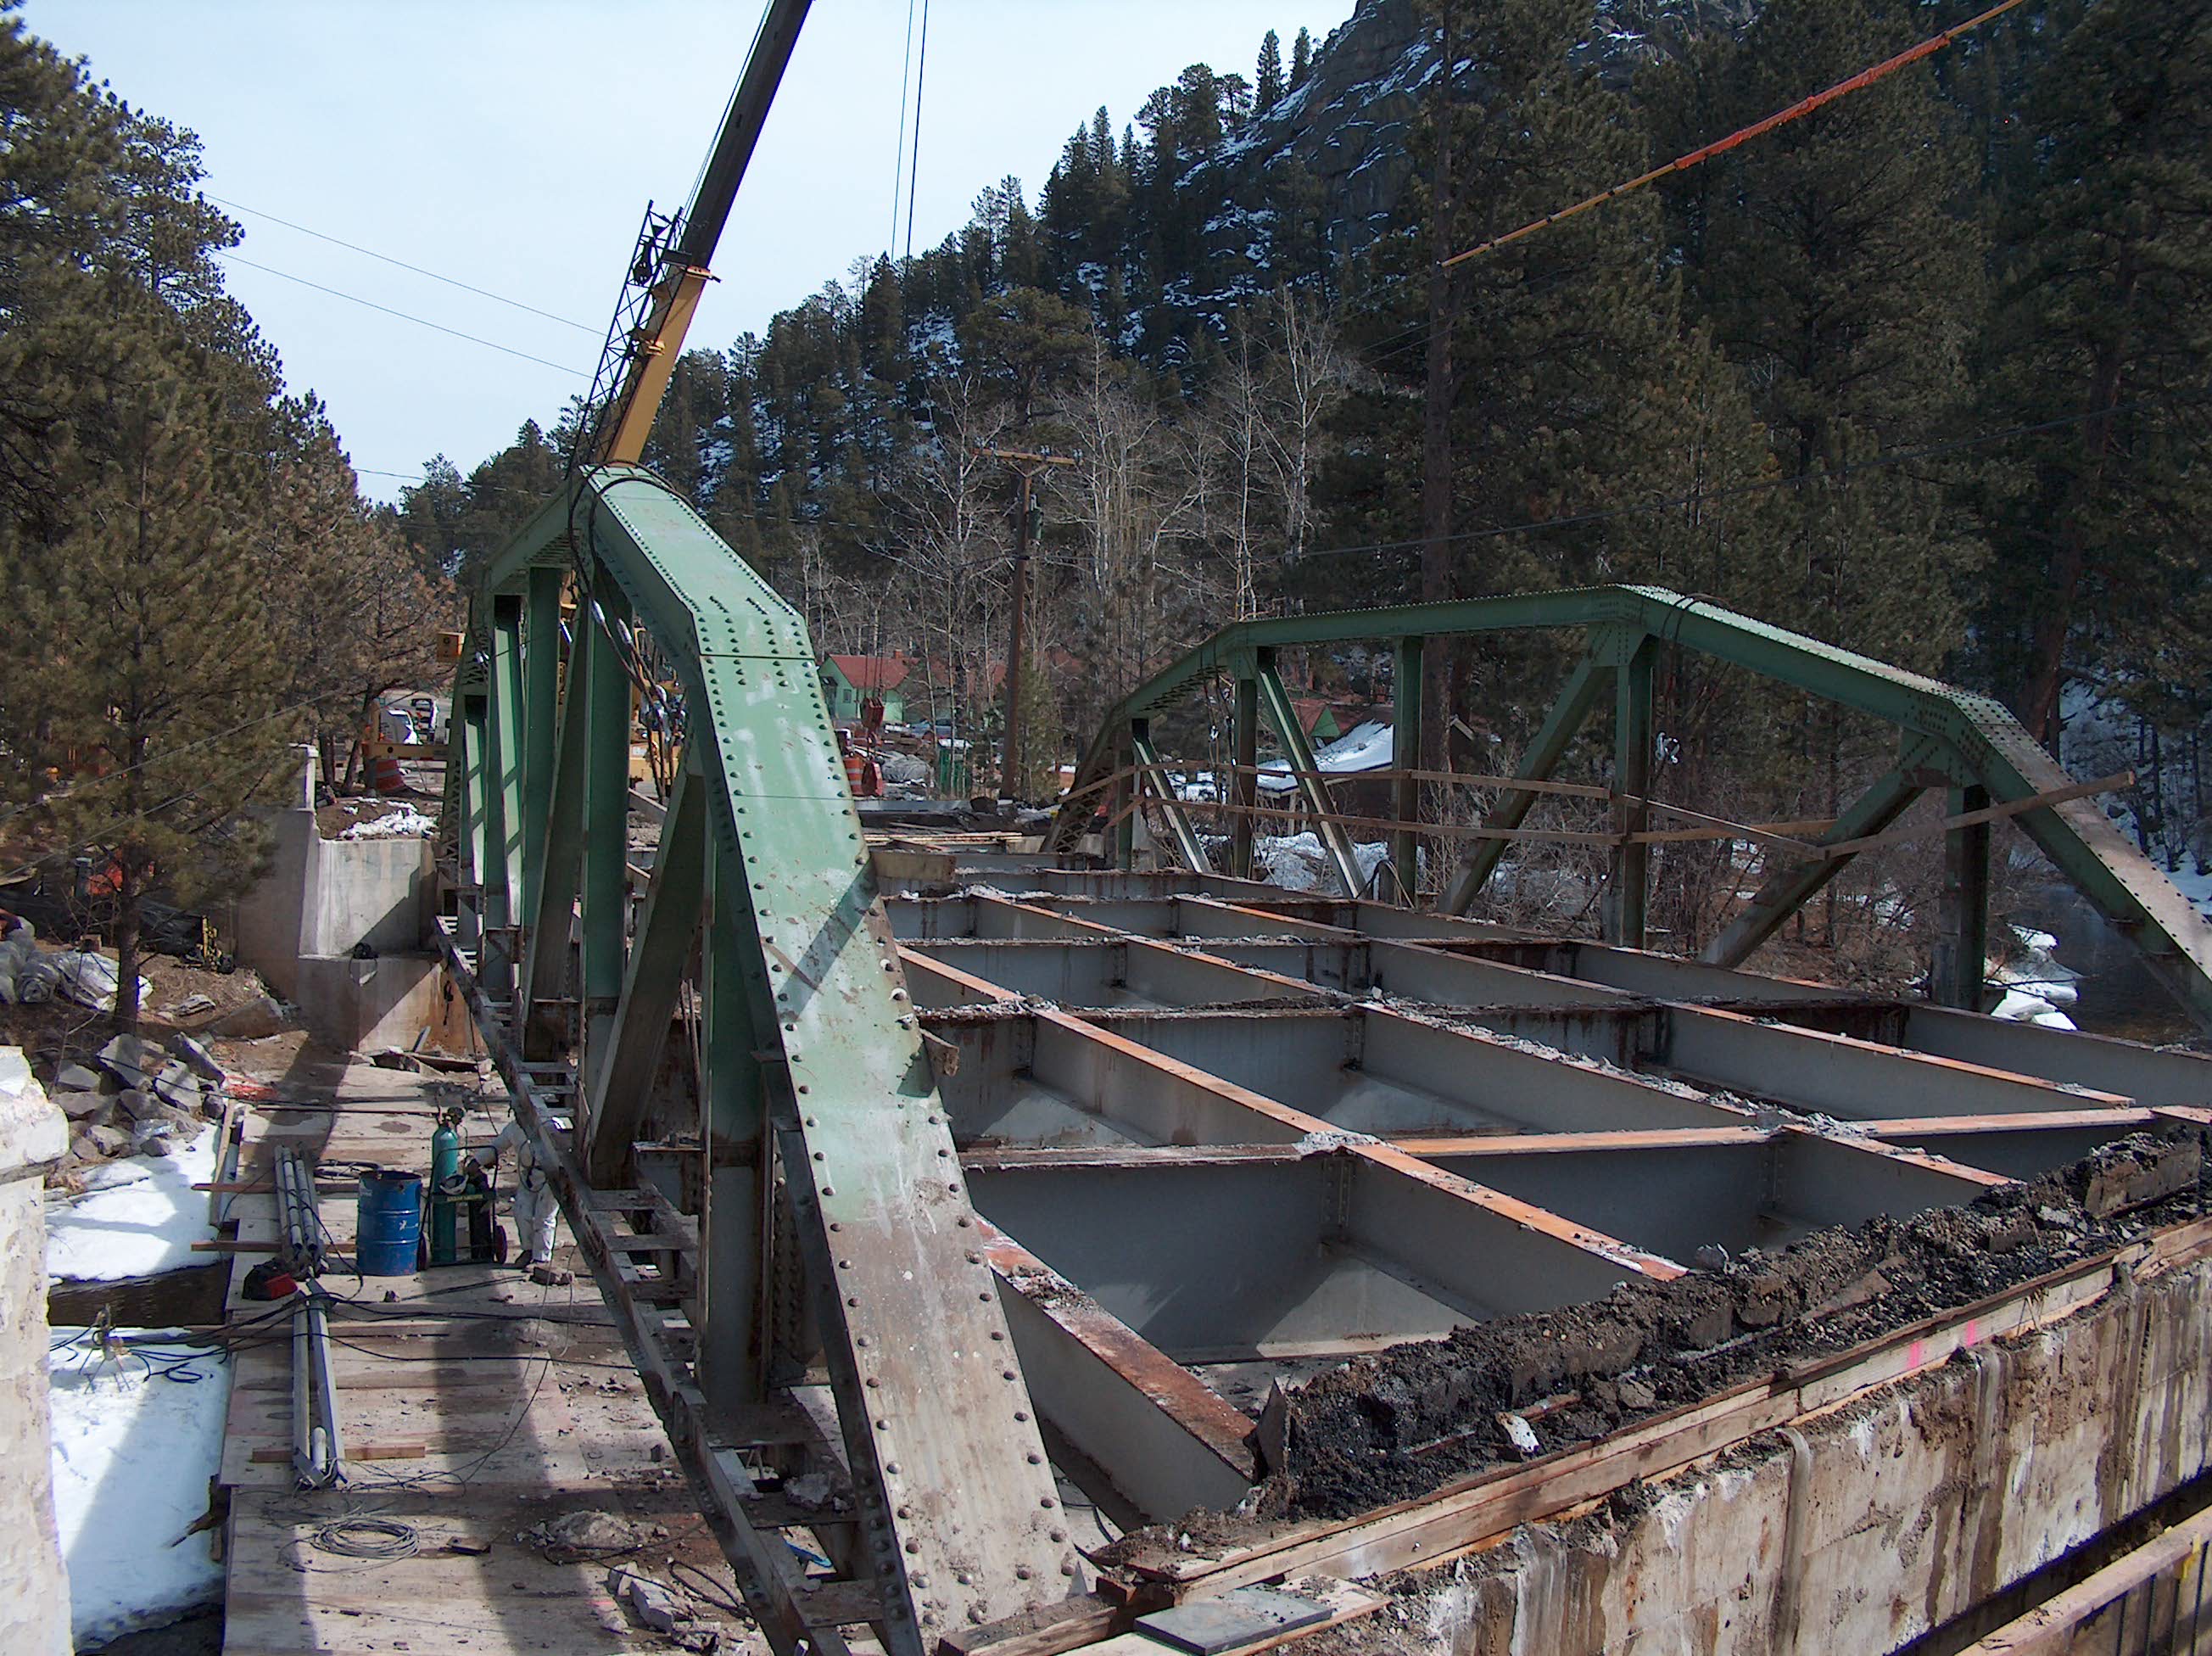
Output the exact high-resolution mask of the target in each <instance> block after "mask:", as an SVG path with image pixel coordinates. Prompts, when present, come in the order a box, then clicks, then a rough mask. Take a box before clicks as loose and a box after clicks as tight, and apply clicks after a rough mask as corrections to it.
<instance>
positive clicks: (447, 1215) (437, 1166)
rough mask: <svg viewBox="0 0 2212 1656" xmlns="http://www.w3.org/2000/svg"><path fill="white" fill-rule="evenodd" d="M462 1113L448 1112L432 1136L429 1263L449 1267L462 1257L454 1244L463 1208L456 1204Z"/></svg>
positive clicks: (459, 1172) (441, 1118)
mask: <svg viewBox="0 0 2212 1656" xmlns="http://www.w3.org/2000/svg"><path fill="white" fill-rule="evenodd" d="M460 1124H461V1112H460V1111H459V1110H447V1111H442V1112H441V1113H440V1115H439V1117H438V1130H437V1131H436V1132H435V1133H433V1134H431V1135H430V1263H432V1264H434V1265H450V1264H452V1263H454V1261H455V1260H456V1259H458V1258H459V1253H458V1252H457V1251H456V1250H455V1246H454V1241H455V1233H456V1230H457V1224H456V1221H458V1219H459V1214H460V1206H459V1203H458V1202H455V1201H454V1200H453V1196H454V1195H455V1193H456V1192H457V1191H458V1190H459V1188H460V1184H461V1135H460Z"/></svg>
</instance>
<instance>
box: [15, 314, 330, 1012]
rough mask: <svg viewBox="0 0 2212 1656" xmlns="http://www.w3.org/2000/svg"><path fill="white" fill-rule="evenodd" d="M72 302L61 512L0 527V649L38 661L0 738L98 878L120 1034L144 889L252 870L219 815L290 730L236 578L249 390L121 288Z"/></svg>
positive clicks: (261, 389)
mask: <svg viewBox="0 0 2212 1656" xmlns="http://www.w3.org/2000/svg"><path fill="white" fill-rule="evenodd" d="M90 280H91V278H86V281H87V283H88V284H89V283H90ZM82 299H83V302H84V303H85V304H86V306H87V307H88V308H92V309H95V310H96V313H97V314H100V315H102V316H103V317H104V318H106V319H107V322H108V327H107V330H106V333H105V335H104V338H103V341H102V343H103V344H105V347H106V349H105V350H100V351H99V352H98V353H97V354H94V355H92V356H88V359H87V360H86V361H85V362H84V366H85V368H86V369H87V370H88V372H87V375H86V379H85V382H84V384H85V394H84V398H83V400H82V403H81V404H80V405H79V406H78V407H77V408H76V410H74V411H73V420H72V424H73V426H74V428H75V429H76V432H77V433H78V435H80V437H81V438H83V439H85V440H86V441H81V442H79V443H78V444H76V446H74V447H72V449H71V451H70V454H69V456H68V460H67V462H66V464H65V467H64V476H65V478H66V479H67V482H68V485H69V487H68V498H69V501H70V507H69V511H68V516H67V520H66V521H65V522H64V524H63V525H62V526H61V529H60V533H58V534H56V535H54V536H52V538H44V537H34V536H33V535H31V534H28V533H26V532H25V528H24V527H23V526H22V525H21V524H18V523H15V522H13V521H9V522H7V523H6V524H5V526H4V531H0V532H4V533H6V535H7V537H8V539H9V542H10V543H11V544H9V545H7V547H6V548H5V552H6V555H5V557H0V568H4V575H0V580H3V581H4V582H5V589H4V596H0V654H5V656H6V658H7V659H8V660H9V661H15V662H18V663H30V662H35V663H37V664H38V667H37V670H36V671H27V672H18V673H15V675H14V676H13V677H12V678H11V679H10V682H9V686H8V690H7V693H6V695H5V697H0V743H4V745H5V746H6V747H7V748H8V750H9V752H10V753H11V754H13V755H15V757H16V759H17V762H18V765H19V766H20V770H17V772H16V774H17V776H18V777H19V779H20V780H21V782H23V783H25V784H26V785H28V786H32V787H34V788H38V787H42V785H43V784H45V782H46V779H47V778H49V777H51V778H52V779H53V780H54V782H55V783H56V784H58V785H53V786H50V787H42V791H43V795H44V796H43V798H40V799H39V800H37V801H36V807H37V809H36V814H35V816H34V818H33V820H35V821H37V822H38V823H39V824H40V826H41V827H42V828H43V829H44V831H45V834H46V840H47V843H50V844H52V845H55V846H58V847H61V848H63V849H64V851H76V852H77V853H78V854H80V855H90V856H91V857H92V858H93V859H94V864H95V867H96V868H100V870H102V871H103V872H104V874H106V876H107V877H108V878H110V879H112V880H113V882H114V887H115V900H116V916H115V934H114V935H115V946H116V955H117V965H118V973H119V976H120V978H121V985H122V988H121V992H120V994H119V995H118V998H117V1002H116V1007H115V1014H114V1020H115V1025H116V1027H118V1029H125V1030H128V1029H132V1028H134V1027H135V1026H136V1025H137V1018H138V1011H139V1008H138V991H137V983H138V977H137V963H138V959H139V935H140V921H141V915H142V913H143V905H144V902H145V899H146V898H147V896H148V895H149V892H152V891H154V890H155V889H157V888H159V889H162V890H165V891H169V892H174V893H175V894H176V895H177V896H178V897H179V898H181V899H183V900H185V901H187V902H191V901H194V900H197V899H199V898H205V897H207V896H210V895H216V894H221V893H222V892H226V891H228V890H231V889H234V888H235V887H236V886H237V884H238V883H239V882H240V880H243V879H244V878H246V876H247V875H248V874H251V873H252V869H253V867H254V863H255V851H256V849H257V848H256V847H255V846H254V844H253V842H252V837H251V835H250V833H249V832H248V831H246V829H244V828H242V827H240V825H238V823H237V815H238V812H239V810H240V807H242V806H244V805H246V804H247V803H249V802H251V801H253V800H255V799H257V798H259V797H261V796H263V795H264V792H265V791H266V790H267V789H268V788H270V787H271V785H272V784H274V783H276V782H277V781H278V779H279V778H280V777H281V776H282V775H283V771H284V770H285V768H286V767H285V758H286V751H287V750H286V744H287V742H288V741H289V739H290V736H291V730H290V728H289V726H288V724H287V722H286V721H285V719H284V717H283V715H284V714H285V712H286V710H287V709H285V707H284V704H283V702H282V699H281V687H282V673H281V668H280V665H279V662H278V660H277V656H276V648H275V645H274V642H273V641H272V638H271V636H270V630H269V628H268V626H267V624H266V614H265V611H264V607H263V589H262V585H261V583H260V582H258V581H253V580H250V579H241V578H240V576H241V575H242V574H243V572H244V569H245V567H246V566H245V563H244V561H243V560H244V557H245V554H246V526H247V525H249V524H251V523H252V521H254V519H255V516H256V514H257V509H258V507H259V506H260V505H261V503H262V502H263V500H264V497H265V489H264V476H263V474H262V473H261V472H260V471H259V469H258V464H257V462H255V461H254V460H253V459H252V456H253V455H255V454H258V453H259V452H260V451H261V450H262V449H263V447H264V446H265V444H266V442H267V440H268V431H267V426H266V421H265V413H266V409H265V404H264V401H263V398H264V396H265V394H266V392H265V384H264V382H263V381H261V380H260V379H259V377H258V374H255V373H253V372H252V369H251V368H250V367H249V366H246V365H241V364H240V363H238V362H235V361H234V360H232V359H226V358H225V357H223V356H221V355H219V354H218V353H216V352H213V351H211V350H208V349H206V348H205V347H204V345H201V344H194V343H192V342H191V341H190V340H189V339H187V338H185V337H184V333H185V331H184V329H183V328H182V327H181V326H179V321H178V320H177V318H176V317H175V315H174V314H173V312H170V311H168V310H167V308H166V307H163V306H161V304H160V303H159V302H158V301H154V300H152V299H150V298H149V297H148V296H147V295H145V294H143V292H142V291H140V290H138V289H133V288H131V286H129V285H128V284H127V283H120V282H117V281H114V280H112V279H110V280H108V281H106V282H105V283H101V284H100V289H99V291H98V293H97V295H93V294H90V293H87V294H85V295H82ZM57 855H58V854H57Z"/></svg>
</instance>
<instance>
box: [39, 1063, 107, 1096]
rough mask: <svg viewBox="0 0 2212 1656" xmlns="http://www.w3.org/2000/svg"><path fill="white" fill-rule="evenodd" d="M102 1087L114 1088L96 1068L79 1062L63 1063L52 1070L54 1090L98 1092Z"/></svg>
mask: <svg viewBox="0 0 2212 1656" xmlns="http://www.w3.org/2000/svg"><path fill="white" fill-rule="evenodd" d="M103 1088H104V1089H105V1090H106V1091H108V1092H113V1091H114V1090H115V1089H114V1088H113V1087H112V1086H111V1085H110V1084H109V1083H108V1081H107V1079H106V1077H105V1076H103V1075H101V1074H100V1072H99V1071H98V1070H97V1069H88V1068H85V1066H84V1065H82V1064H81V1063H65V1064H64V1065H63V1066H62V1067H61V1068H58V1069H57V1070H55V1071H54V1090H55V1091H56V1092H63V1093H67V1092H76V1093H98V1092H100V1091H101V1090H102V1089H103Z"/></svg>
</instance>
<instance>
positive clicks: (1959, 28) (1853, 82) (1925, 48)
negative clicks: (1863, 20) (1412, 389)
mask: <svg viewBox="0 0 2212 1656" xmlns="http://www.w3.org/2000/svg"><path fill="white" fill-rule="evenodd" d="M2020 4H2021V0H1999V3H1997V4H1996V5H1994V6H1991V7H1990V9H1988V10H1987V11H1985V12H1983V13H1981V14H1980V15H1978V16H1975V17H1970V18H1968V19H1967V20H1966V21H1965V22H1963V23H1960V24H1956V25H1954V27H1950V28H1947V29H1945V30H1944V31H1943V32H1942V33H1941V34H1932V35H1930V36H1929V38H1928V39H1926V40H1923V41H1922V42H1921V43H1920V44H1919V45H1918V46H1911V47H1908V48H1906V49H1905V51H1903V52H1899V53H1898V54H1897V55H1896V56H1895V57H1894V58H1887V59H1885V60H1884V61H1882V62H1881V63H1879V64H1875V65H1874V67H1873V68H1871V69H1863V70H1860V71H1859V72H1858V73H1857V74H1856V75H1854V76H1851V77H1850V79H1849V80H1844V81H1838V82H1836V83H1835V85H1833V86H1832V87H1830V88H1827V90H1826V91H1825V92H1815V93H1814V94H1812V95H1811V96H1810V97H1808V98H1801V99H1799V100H1797V101H1796V103H1794V104H1791V105H1790V107H1788V108H1787V109H1779V110H1777V111H1776V112H1775V113H1773V114H1771V115H1769V116H1768V117H1767V118H1766V119H1765V120H1760V121H1753V123H1752V124H1751V125H1749V126H1747V127H1742V128H1741V129H1739V130H1738V131H1734V132H1731V133H1729V135H1728V137H1724V138H1718V139H1716V140H1715V141H1714V142H1713V143H1709V144H1707V145H1705V147H1704V148H1703V149H1692V150H1691V151H1690V152H1689V154H1687V155H1677V156H1676V157H1675V158H1674V160H1673V161H1668V163H1667V164H1666V165H1665V166H1663V167H1653V168H1652V169H1651V170H1650V172H1648V173H1640V174H1638V175H1637V176H1636V177H1634V178H1632V179H1630V180H1628V181H1627V182H1626V183H1625V184H1616V185H1614V186H1613V188H1612V189H1610V190H1601V191H1600V192H1598V193H1597V194H1596V195H1594V196H1590V197H1589V198H1586V199H1584V200H1582V201H1578V202H1577V203H1575V204H1574V205H1573V206H1571V207H1562V208H1561V209H1560V210H1559V211H1558V212H1556V213H1552V214H1548V215H1547V216H1544V217H1542V218H1540V219H1536V220H1534V222H1530V223H1528V224H1523V225H1522V227H1521V228H1519V229H1517V230H1509V231H1507V232H1506V233H1505V234H1504V235H1501V236H1496V237H1493V238H1492V239H1491V240H1488V241H1485V242H1482V243H1480V244H1479V245H1477V246H1475V247H1469V248H1468V250H1467V251H1466V252H1465V253H1454V254H1453V255H1452V256H1451V257H1450V258H1449V259H1445V260H1444V261H1443V269H1445V270H1449V269H1450V268H1451V267H1452V266H1453V265H1459V264H1463V263H1465V262H1466V261H1467V260H1468V259H1474V258H1475V257H1477V256H1478V255H1479V254H1482V253H1489V252H1491V251H1492V250H1493V249H1495V248H1498V247H1504V246H1505V245H1506V244H1507V243H1508V242H1512V241H1518V240H1521V239H1522V237H1523V236H1528V235H1534V234H1535V233H1536V232H1537V231H1539V230H1541V229H1542V228H1544V227H1545V226H1547V225H1548V224H1557V223H1558V222H1559V221H1560V220H1561V219H1563V218H1572V217H1573V216H1575V215H1576V214H1577V213H1585V212H1588V211H1589V210H1590V209H1591V208H1593V207H1601V206H1603V205H1604V204H1606V203H1607V202H1608V201H1611V200H1613V199H1614V198H1616V197H1620V196H1625V195H1627V194H1628V193H1630V192H1632V191H1635V190H1641V189H1642V188H1644V186H1645V185H1647V184H1654V183H1656V182H1657V181H1658V180H1661V179H1663V178H1667V177H1669V176H1670V175H1672V174H1676V173H1686V172H1687V171H1689V170H1690V168H1692V167H1695V166H1697V165H1698V163H1699V162H1700V161H1711V159H1712V158H1713V157H1714V156H1715V155H1721V154H1723V152H1725V151H1727V150H1730V149H1735V147H1736V146H1737V145H1738V144H1741V143H1749V142H1750V141H1751V140H1752V139H1753V138H1756V137H1764V136H1765V134H1766V133H1769V132H1771V131H1773V130H1774V129H1775V128H1776V127H1778V126H1784V125H1788V124H1789V123H1790V122H1791V121H1794V120H1796V119H1797V118H1798V117H1800V116H1801V115H1809V114H1811V113H1813V112H1814V110H1816V109H1819V108H1820V107H1822V106H1823V105H1826V104H1831V103H1833V102H1834V101H1835V100H1837V99H1838V98H1841V97H1843V96H1844V95H1845V94H1849V93H1852V92H1857V91H1858V90H1859V89H1860V88H1863V87H1869V86H1872V85H1873V84H1874V83H1875V82H1876V81H1879V80H1881V79H1882V78H1883V77H1884V76H1888V75H1892V74H1894V73H1895V72H1896V71H1897V70H1900V69H1903V68H1905V66H1906V65H1907V64H1917V63H1918V62H1919V61H1920V60H1921V59H1922V58H1930V57H1933V56H1934V55H1935V54H1936V53H1937V52H1941V51H1942V49H1943V48H1944V47H1945V46H1949V45H1950V44H1951V42H1952V41H1954V40H1957V39H1958V38H1959V37H1960V35H1962V34H1966V33H1970V32H1971V31H1972V30H1974V29H1978V28H1979V27H1981V26H1982V25H1983V24H1984V23H1986V22H1989V21H1991V20H1992V19H1995V18H1998V17H2002V16H2003V15H2004V14H2005V13H2007V12H2008V11H2010V10H2012V9H2014V8H2015V7H2016V6H2018V5H2020Z"/></svg>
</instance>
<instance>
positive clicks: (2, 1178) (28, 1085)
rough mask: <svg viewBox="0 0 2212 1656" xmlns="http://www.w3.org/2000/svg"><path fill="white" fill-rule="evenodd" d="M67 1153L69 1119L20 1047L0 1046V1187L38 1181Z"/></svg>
mask: <svg viewBox="0 0 2212 1656" xmlns="http://www.w3.org/2000/svg"><path fill="white" fill-rule="evenodd" d="M68 1150H69V1117H67V1116H64V1114H63V1113H62V1112H61V1111H60V1110H59V1109H58V1107H57V1106H56V1105H54V1104H53V1102H52V1100H51V1099H48V1098H47V1097H46V1088H45V1087H41V1086H40V1085H39V1083H38V1081H37V1079H36V1078H35V1077H34V1076H33V1075H32V1074H31V1066H30V1062H29V1061H28V1060H27V1059H26V1058H25V1057H24V1056H23V1053H22V1050H21V1048H20V1047H13V1046H0V1184H6V1183H9V1182H12V1181H13V1180H15V1179H19V1178H37V1177H42V1176H43V1175H44V1174H45V1172H46V1169H47V1168H48V1167H50V1166H52V1165H53V1164H54V1163H56V1162H58V1161H59V1160H61V1159H62V1157H63V1156H64V1154H67V1153H68Z"/></svg>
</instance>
